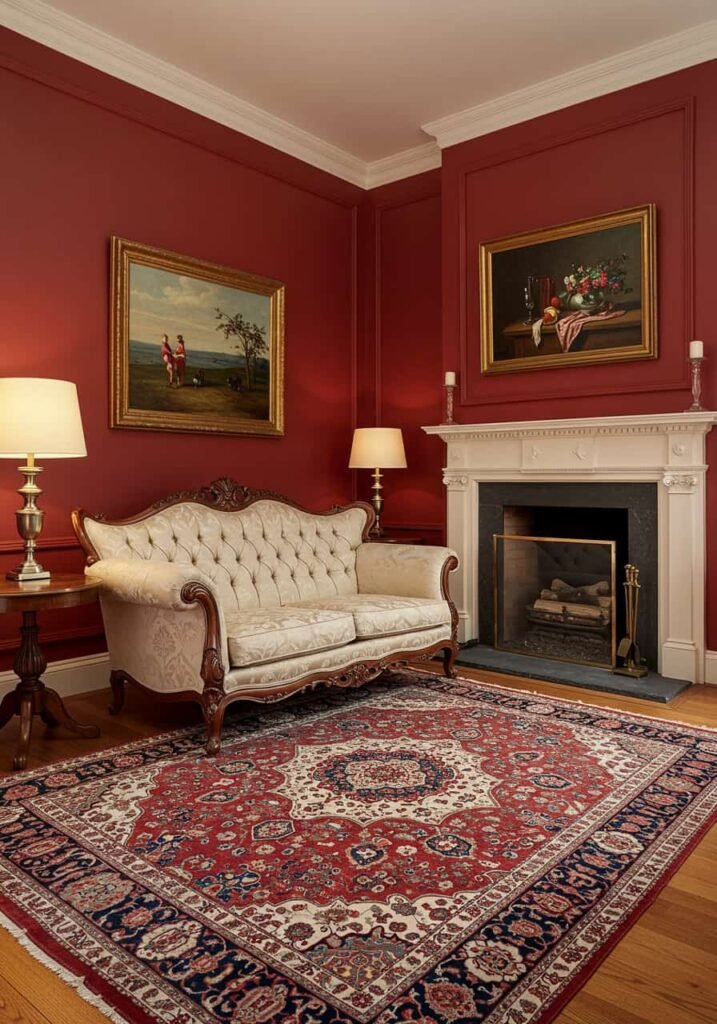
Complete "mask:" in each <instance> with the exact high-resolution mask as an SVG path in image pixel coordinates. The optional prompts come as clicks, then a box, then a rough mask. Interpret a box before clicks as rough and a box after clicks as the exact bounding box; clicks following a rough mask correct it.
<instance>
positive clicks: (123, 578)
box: [85, 558, 217, 612]
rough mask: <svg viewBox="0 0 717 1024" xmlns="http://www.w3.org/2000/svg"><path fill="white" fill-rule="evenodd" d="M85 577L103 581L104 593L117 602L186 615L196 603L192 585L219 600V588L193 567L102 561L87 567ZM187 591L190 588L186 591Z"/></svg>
mask: <svg viewBox="0 0 717 1024" xmlns="http://www.w3.org/2000/svg"><path fill="white" fill-rule="evenodd" d="M85 575H86V576H88V577H89V578H90V579H94V580H100V582H101V585H102V589H103V590H106V591H108V592H109V593H110V594H111V595H112V597H114V598H116V600H118V601H127V602H129V603H130V604H146V605H152V606H154V607H156V608H168V609H171V610H172V611H177V612H179V611H186V610H187V609H188V608H189V607H190V606H191V604H192V603H193V602H194V601H195V600H196V597H194V596H190V591H191V587H190V585H197V584H198V585H200V586H201V587H202V588H205V589H206V590H207V591H208V592H209V594H211V595H212V597H214V599H215V600H216V597H217V594H216V588H215V586H214V584H213V582H212V581H211V580H210V579H209V577H208V576H205V575H204V573H203V572H200V571H199V570H198V569H196V568H195V566H193V565H181V564H179V563H177V562H150V561H147V560H145V559H133V560H132V561H130V560H129V559H122V558H103V559H100V561H99V562H95V563H94V564H93V565H90V566H88V567H87V568H86V569H85ZM185 588H187V589H186V590H185Z"/></svg>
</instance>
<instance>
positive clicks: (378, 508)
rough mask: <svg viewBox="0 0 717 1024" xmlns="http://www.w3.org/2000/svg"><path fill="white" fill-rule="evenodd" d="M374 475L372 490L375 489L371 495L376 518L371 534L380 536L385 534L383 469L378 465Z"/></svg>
mask: <svg viewBox="0 0 717 1024" xmlns="http://www.w3.org/2000/svg"><path fill="white" fill-rule="evenodd" d="M372 476H373V484H372V485H371V490H372V491H373V494H372V495H371V504H372V505H373V510H374V512H375V513H376V518H375V520H374V523H373V526H372V528H371V536H372V537H380V536H381V535H382V534H383V527H382V526H381V512H382V511H383V494H382V493H381V492H382V491H383V485H382V484H381V476H382V473H381V470H380V469H379V468H378V467H376V469H374V471H373V473H372Z"/></svg>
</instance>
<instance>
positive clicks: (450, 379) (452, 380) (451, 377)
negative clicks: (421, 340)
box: [446, 342, 702, 387]
mask: <svg viewBox="0 0 717 1024" xmlns="http://www.w3.org/2000/svg"><path fill="white" fill-rule="evenodd" d="M693 344H694V343H693ZM700 344H702V342H700ZM446 386H450V387H455V386H456V374H455V370H446Z"/></svg>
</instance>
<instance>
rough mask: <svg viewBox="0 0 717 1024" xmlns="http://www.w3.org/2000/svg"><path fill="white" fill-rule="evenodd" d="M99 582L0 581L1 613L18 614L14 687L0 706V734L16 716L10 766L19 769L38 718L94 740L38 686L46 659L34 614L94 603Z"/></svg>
mask: <svg viewBox="0 0 717 1024" xmlns="http://www.w3.org/2000/svg"><path fill="white" fill-rule="evenodd" d="M98 591H99V581H97V580H88V579H87V578H86V577H85V576H83V575H81V574H80V573H76V574H74V575H69V574H63V573H58V574H57V575H55V576H53V577H52V578H51V579H49V580H38V581H37V582H30V583H17V582H15V581H14V580H4V579H0V612H22V625H21V626H20V638H21V639H20V648H19V650H18V652H17V654H16V656H15V661H14V662H13V669H14V671H15V674H16V675H17V676H19V682H18V684H17V686H16V687H15V689H14V690H13V691H12V692H11V693H8V694H7V695H6V696H5V697H3V700H2V703H0V729H1V728H2V727H3V726H4V725H6V724H7V723H8V722H9V721H10V719H11V718H12V717H13V715H19V716H20V739H19V741H18V746H17V752H16V754H15V757H14V758H13V762H12V766H13V768H15V769H18V768H24V767H25V766H26V764H27V752H28V748H29V746H30V734H31V732H32V720H33V717H34V716H35V715H39V716H40V718H41V719H42V720H43V722H44V723H45V725H49V726H55V725H64V726H65V728H66V729H70V730H71V731H72V732H74V733H76V735H78V736H85V737H86V738H91V737H94V736H99V734H100V730H99V728H98V727H97V726H96V725H80V723H79V722H76V721H75V720H74V718H72V716H71V715H70V713H69V712H68V711H67V709H66V708H65V705H64V704H63V702H62V698H61V697H60V695H59V693H56V692H55V690H51V689H50V688H49V687H48V686H45V684H44V683H43V681H42V678H41V677H42V673H43V672H44V671H45V669H46V668H47V659H46V658H45V655H44V654H43V653H42V648H41V647H40V643H39V639H38V633H39V630H38V626H37V613H38V612H39V611H45V610H48V609H52V608H73V607H74V606H75V605H79V604H89V603H90V602H91V601H96V600H97V597H98Z"/></svg>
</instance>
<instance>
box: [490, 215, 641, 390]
mask: <svg viewBox="0 0 717 1024" xmlns="http://www.w3.org/2000/svg"><path fill="white" fill-rule="evenodd" d="M655 220H656V213H655V206H654V204H652V203H650V204H647V205H645V206H638V207H634V208H632V209H629V210H619V211H617V212H615V213H609V214H606V215H604V216H601V217H591V218H588V219H586V220H579V221H573V222H572V223H570V224H561V225H558V226H556V227H551V228H544V229H541V230H539V231H529V232H525V233H523V234H520V235H513V236H511V237H510V238H502V239H499V240H497V241H492V242H483V243H482V244H481V246H480V304H481V372H482V373H483V374H496V373H514V372H518V371H524V370H539V369H543V368H547V367H550V368H555V367H559V366H585V365H588V364H595V363H606V362H610V363H612V362H624V361H627V360H634V359H655V358H657V310H656V305H657V302H656V285H655V281H656V259H655ZM551 293H552V294H551ZM550 309H552V310H554V314H553V313H551V312H549V310H550ZM536 322H537V325H538V326H536Z"/></svg>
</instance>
